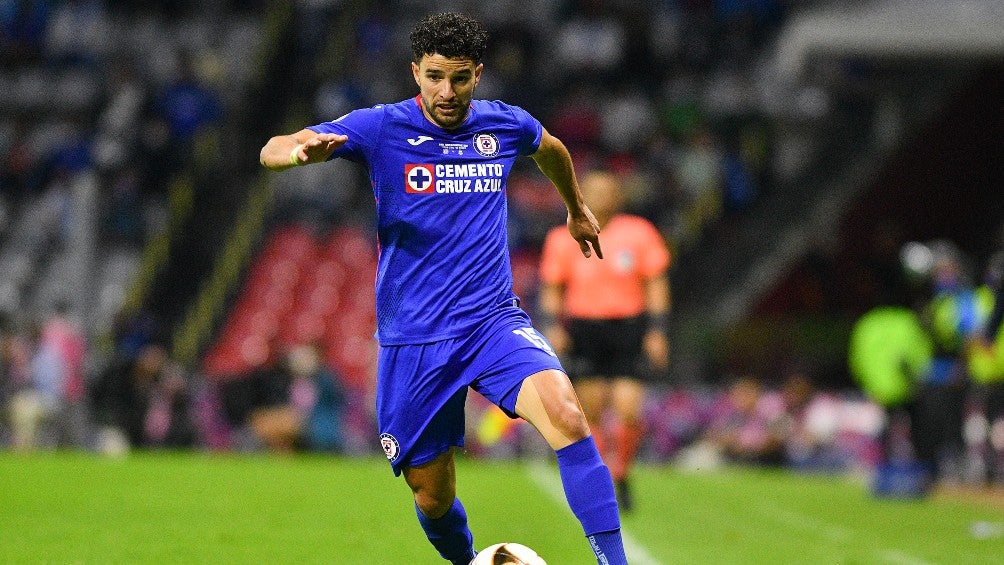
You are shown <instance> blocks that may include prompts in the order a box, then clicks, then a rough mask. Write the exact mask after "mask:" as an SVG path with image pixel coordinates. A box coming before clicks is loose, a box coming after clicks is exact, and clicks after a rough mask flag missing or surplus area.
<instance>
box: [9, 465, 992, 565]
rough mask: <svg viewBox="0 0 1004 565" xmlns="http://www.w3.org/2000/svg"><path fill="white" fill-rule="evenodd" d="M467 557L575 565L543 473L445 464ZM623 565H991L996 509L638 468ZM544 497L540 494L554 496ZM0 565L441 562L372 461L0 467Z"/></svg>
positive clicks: (733, 475) (583, 554) (762, 477)
mask: <svg viewBox="0 0 1004 565" xmlns="http://www.w3.org/2000/svg"><path fill="white" fill-rule="evenodd" d="M458 473H459V477H460V478H459V483H460V485H459V490H460V496H461V497H462V498H463V500H464V503H465V505H466V506H467V509H468V511H469V514H470V516H471V526H472V529H473V531H474V534H475V544H476V545H477V546H478V547H483V546H486V545H490V544H492V543H496V542H500V541H517V542H520V543H523V544H526V545H528V546H530V547H532V548H534V549H536V550H537V551H538V552H539V553H540V554H541V555H542V556H543V557H545V559H547V561H548V563H549V565H584V564H585V565H588V564H589V563H595V560H593V559H591V553H590V552H589V550H588V548H587V546H586V543H585V541H584V540H583V539H582V537H581V531H580V530H579V526H578V523H577V522H576V521H575V520H574V518H573V517H572V515H571V512H570V511H569V510H568V509H567V508H566V507H565V505H564V502H563V501H562V499H561V494H560V483H559V482H558V479H557V473H556V470H555V467H554V466H553V464H551V463H550V462H543V463H539V464H527V463H521V462H508V461H507V462H498V461H475V460H471V459H465V458H461V459H460V460H459V461H458ZM634 488H635V491H636V498H637V508H636V510H635V512H633V513H631V514H630V515H628V516H625V517H624V519H623V525H624V529H625V532H626V533H627V536H628V538H629V542H630V543H633V544H635V545H636V547H634V548H633V549H634V553H633V555H634V557H635V558H634V559H633V560H632V563H639V564H641V565H645V564H653V563H659V564H662V563H665V564H669V563H807V564H808V563H834V564H857V563H860V564H868V563H889V564H900V565H902V564H907V565H910V564H934V563H960V564H961V563H965V564H970V563H1004V531H1002V530H1004V510H1002V508H1001V506H1000V504H999V502H998V503H996V504H995V503H992V502H990V501H981V500H979V499H966V500H961V499H949V498H945V497H934V498H929V499H925V500H907V501H904V500H880V499H875V498H873V497H871V496H870V495H869V494H868V491H867V489H866V488H864V487H863V486H861V485H860V484H855V483H853V482H851V481H848V480H846V479H841V478H824V477H808V476H797V475H791V474H787V473H783V472H770V471H758V470H730V471H726V472H720V473H709V474H685V473H681V472H679V471H677V470H674V468H673V467H669V466H641V467H640V468H639V469H638V470H637V473H636V476H635V481H634ZM555 489H558V490H557V491H555ZM0 563H338V564H360V565H373V564H395V565H396V564H419V565H421V564H426V563H428V564H430V565H438V564H440V563H445V561H442V560H440V559H439V558H438V556H437V555H436V553H435V551H434V550H433V549H432V548H431V546H430V545H429V544H428V542H427V541H426V540H425V538H424V536H423V534H422V532H421V529H420V528H419V526H418V524H417V522H416V520H415V517H414V510H413V507H412V504H411V502H410V495H409V492H408V489H407V486H406V485H405V484H404V481H403V480H402V479H397V478H394V477H393V475H392V474H391V473H390V471H389V468H388V466H387V464H386V462H384V461H381V460H378V459H346V458H338V457H320V456H309V457H304V456H294V457H268V456H253V457H252V456H224V455H207V454H196V453H177V454H172V453H149V454H144V453H140V454H133V455H130V456H129V457H126V458H122V459H110V458H102V457H98V456H92V455H87V454H80V453H57V454H37V455H18V454H11V453H0Z"/></svg>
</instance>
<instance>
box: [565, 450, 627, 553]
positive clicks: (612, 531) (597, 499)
mask: <svg viewBox="0 0 1004 565" xmlns="http://www.w3.org/2000/svg"><path fill="white" fill-rule="evenodd" d="M555 455H557V457H558V472H559V473H560V474H561V484H562V486H563V487H564V488H565V498H566V499H568V506H569V507H571V509H572V513H573V514H575V517H576V518H578V519H579V522H580V523H581V524H582V529H583V531H585V533H586V538H587V539H588V540H589V546H590V547H591V548H592V549H593V553H595V554H596V562H597V563H599V564H600V565H627V557H626V556H625V555H624V542H623V541H622V540H621V520H620V515H619V514H618V512H617V495H616V494H615V493H614V481H613V479H611V478H610V471H609V470H608V469H607V466H606V465H604V464H603V460H602V459H601V458H600V452H599V451H597V450H596V442H594V441H593V438H592V436H589V437H586V438H583V439H581V440H579V441H577V442H575V443H573V444H571V445H569V446H567V447H563V448H561V449H559V450H557V451H556V452H555Z"/></svg>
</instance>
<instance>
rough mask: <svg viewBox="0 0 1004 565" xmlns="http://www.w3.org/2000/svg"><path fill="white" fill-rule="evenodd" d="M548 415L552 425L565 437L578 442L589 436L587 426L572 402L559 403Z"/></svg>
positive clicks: (575, 404)
mask: <svg viewBox="0 0 1004 565" xmlns="http://www.w3.org/2000/svg"><path fill="white" fill-rule="evenodd" d="M548 415H549V416H550V417H551V423H552V425H553V426H554V427H555V428H557V429H558V431H560V432H561V433H562V435H564V436H565V437H568V438H571V439H572V440H580V439H582V438H584V437H586V436H588V435H589V424H588V423H587V422H586V417H585V415H584V414H583V413H582V410H580V409H579V405H578V403H576V402H575V401H574V400H568V401H563V402H561V403H559V404H558V405H557V406H555V407H554V409H553V410H552V411H551V412H550V413H549V414H548Z"/></svg>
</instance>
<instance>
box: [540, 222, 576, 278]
mask: <svg viewBox="0 0 1004 565" xmlns="http://www.w3.org/2000/svg"><path fill="white" fill-rule="evenodd" d="M562 237H568V238H569V239H571V236H570V235H568V233H567V232H565V231H564V229H562V228H560V227H557V228H553V229H552V230H551V231H550V232H548V234H547V238H546V239H544V248H543V250H542V251H541V253H540V280H542V281H544V283H545V284H556V285H561V284H564V283H565V282H567V281H568V278H569V275H570V273H569V264H568V259H567V257H568V253H567V251H566V249H565V248H566V247H567V245H565V243H566V242H564V241H562Z"/></svg>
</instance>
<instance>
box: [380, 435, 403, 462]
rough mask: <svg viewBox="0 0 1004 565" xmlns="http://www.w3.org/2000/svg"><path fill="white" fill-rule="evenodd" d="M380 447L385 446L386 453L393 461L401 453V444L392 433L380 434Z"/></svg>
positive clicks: (389, 459) (388, 458)
mask: <svg viewBox="0 0 1004 565" xmlns="http://www.w3.org/2000/svg"><path fill="white" fill-rule="evenodd" d="M380 447H381V448H383V452H384V455H386V456H387V460H388V461H390V462H391V463H393V462H394V460H396V459H397V456H398V455H401V444H400V443H398V442H397V438H395V437H394V436H392V435H390V434H380Z"/></svg>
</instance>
